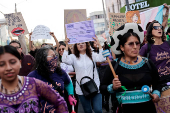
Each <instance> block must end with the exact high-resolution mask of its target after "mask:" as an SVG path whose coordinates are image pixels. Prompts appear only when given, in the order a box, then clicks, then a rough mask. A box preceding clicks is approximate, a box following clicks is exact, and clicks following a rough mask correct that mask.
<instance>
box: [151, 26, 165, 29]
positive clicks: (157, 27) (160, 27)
mask: <svg viewBox="0 0 170 113" xmlns="http://www.w3.org/2000/svg"><path fill="white" fill-rule="evenodd" d="M153 28H154V29H155V30H158V29H163V26H153Z"/></svg>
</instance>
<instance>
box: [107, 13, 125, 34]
mask: <svg viewBox="0 0 170 113" xmlns="http://www.w3.org/2000/svg"><path fill="white" fill-rule="evenodd" d="M125 23H126V16H125V13H109V28H110V32H111V34H113V33H114V32H115V30H116V29H118V28H119V27H120V26H122V25H124V24H125Z"/></svg>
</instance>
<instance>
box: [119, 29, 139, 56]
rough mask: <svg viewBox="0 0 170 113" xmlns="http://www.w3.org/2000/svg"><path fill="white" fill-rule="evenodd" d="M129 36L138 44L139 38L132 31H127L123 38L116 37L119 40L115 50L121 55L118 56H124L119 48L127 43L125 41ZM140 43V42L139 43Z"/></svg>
mask: <svg viewBox="0 0 170 113" xmlns="http://www.w3.org/2000/svg"><path fill="white" fill-rule="evenodd" d="M130 36H134V37H136V38H137V39H138V41H139V42H140V38H139V36H138V35H137V34H136V33H135V32H133V30H132V29H129V30H128V32H127V33H125V34H124V35H123V36H121V35H119V36H118V39H119V40H120V41H119V46H118V47H117V50H120V51H121V55H120V56H124V53H123V51H122V50H121V49H120V46H122V47H124V45H125V43H126V42H127V40H128V39H129V37H130ZM140 43H141V42H140Z"/></svg>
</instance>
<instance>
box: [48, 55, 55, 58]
mask: <svg viewBox="0 0 170 113" xmlns="http://www.w3.org/2000/svg"><path fill="white" fill-rule="evenodd" d="M49 57H51V58H55V57H56V55H52V56H47V58H49Z"/></svg>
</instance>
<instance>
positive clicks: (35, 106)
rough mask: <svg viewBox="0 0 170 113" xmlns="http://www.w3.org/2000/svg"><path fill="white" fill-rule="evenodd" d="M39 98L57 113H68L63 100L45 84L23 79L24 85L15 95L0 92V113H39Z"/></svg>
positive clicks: (31, 79) (33, 79) (27, 78)
mask: <svg viewBox="0 0 170 113" xmlns="http://www.w3.org/2000/svg"><path fill="white" fill-rule="evenodd" d="M39 98H44V99H45V100H47V101H48V102H49V103H51V104H53V105H54V107H55V109H56V111H57V113H68V109H67V105H66V102H65V101H64V98H63V97H61V96H60V95H59V94H58V93H56V92H55V91H54V90H53V89H52V88H50V87H49V86H48V85H47V84H46V83H44V82H42V81H40V80H37V79H35V78H29V77H24V84H23V87H22V89H21V90H20V91H18V92H17V93H14V94H11V95H6V94H3V93H1V92H0V113H16V112H17V113H39V112H40V106H39Z"/></svg>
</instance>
